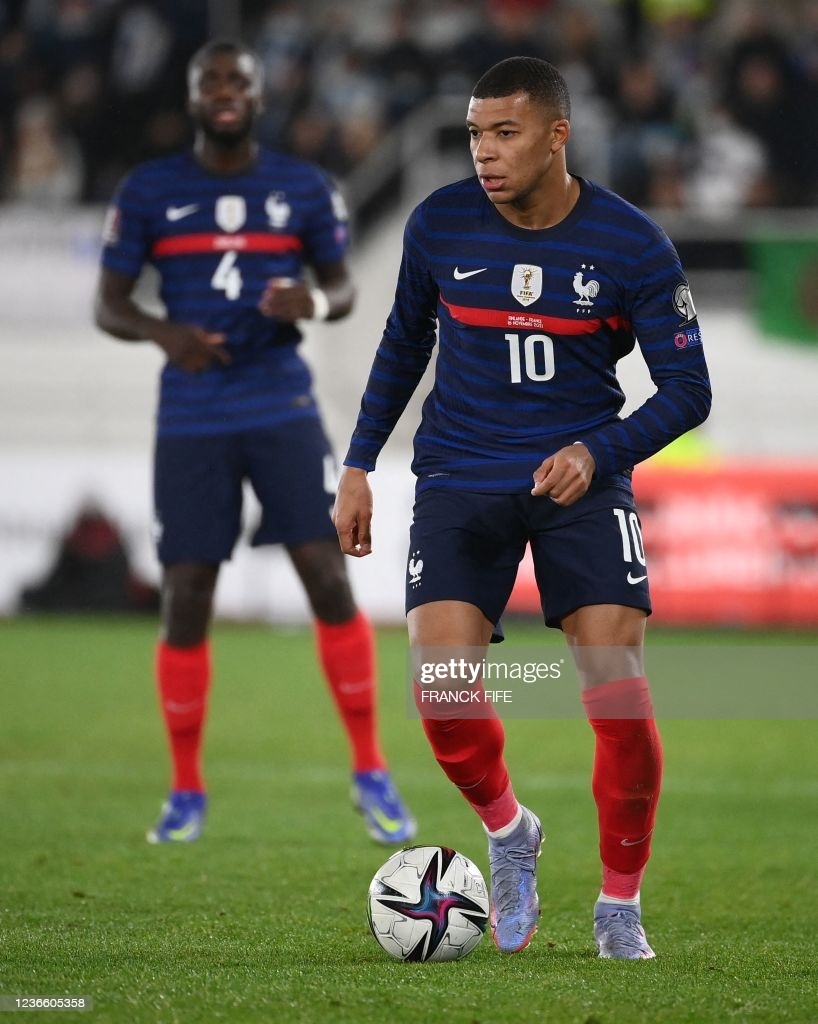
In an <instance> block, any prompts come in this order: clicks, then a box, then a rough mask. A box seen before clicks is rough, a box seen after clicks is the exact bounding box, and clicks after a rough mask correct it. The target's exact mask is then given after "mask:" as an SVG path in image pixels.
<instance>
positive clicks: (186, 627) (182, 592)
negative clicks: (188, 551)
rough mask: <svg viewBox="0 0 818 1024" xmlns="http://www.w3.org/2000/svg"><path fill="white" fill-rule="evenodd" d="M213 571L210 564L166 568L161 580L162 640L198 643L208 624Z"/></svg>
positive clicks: (174, 644)
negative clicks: (163, 637) (163, 638)
mask: <svg viewBox="0 0 818 1024" xmlns="http://www.w3.org/2000/svg"><path fill="white" fill-rule="evenodd" d="M216 573H217V570H216V569H214V568H213V567H211V566H204V565H203V566H198V565H184V566H172V567H169V568H168V569H167V570H166V571H165V574H164V577H163V580H162V625H163V632H164V636H165V639H166V640H167V642H168V643H170V644H172V645H173V646H178V647H188V646H191V645H193V644H197V643H199V642H201V641H202V640H203V639H204V637H205V635H206V633H207V629H208V626H209V623H210V615H211V611H212V605H213V591H214V587H215V583H216Z"/></svg>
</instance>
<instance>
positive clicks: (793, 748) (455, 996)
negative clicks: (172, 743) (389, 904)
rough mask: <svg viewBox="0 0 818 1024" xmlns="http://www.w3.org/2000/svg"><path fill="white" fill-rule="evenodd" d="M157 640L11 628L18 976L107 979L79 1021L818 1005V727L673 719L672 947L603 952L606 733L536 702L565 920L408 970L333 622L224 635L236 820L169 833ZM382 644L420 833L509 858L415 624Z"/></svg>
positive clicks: (216, 819) (8, 942) (214, 753)
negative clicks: (422, 716)
mask: <svg viewBox="0 0 818 1024" xmlns="http://www.w3.org/2000/svg"><path fill="white" fill-rule="evenodd" d="M154 633H155V627H154V624H153V623H152V622H150V621H148V622H141V621H122V620H115V619H114V620H111V621H106V620H100V619H96V620H77V619H68V620H61V619H55V620H31V621H25V620H24V621H12V622H3V623H0V809H1V811H2V818H1V819H0V820H2V833H1V835H0V994H32V995H57V994H77V995H79V994H84V995H92V996H93V997H94V1000H95V1009H94V1011H93V1013H92V1014H87V1015H86V1016H85V1017H84V1018H77V1017H76V1016H75V1015H74V1014H71V1015H70V1016H71V1017H72V1019H85V1020H89V1021H91V1020H93V1021H95V1022H103V1021H106V1022H107V1021H115V1022H123V1024H124V1022H166V1021H167V1022H171V1021H178V1022H182V1024H189V1022H190V1024H196V1022H210V1021H221V1020H229V1021H236V1022H254V1021H284V1022H313V1021H315V1022H319V1021H320V1022H322V1024H333V1022H336V1021H339V1022H353V1021H354V1022H361V1024H369V1022H372V1024H384V1022H388V1024H415V1022H418V1024H419V1022H430V1024H431V1022H439V1021H442V1020H445V1021H447V1022H452V1024H478V1022H479V1024H506V1022H517V1021H519V1022H529V1021H531V1022H533V1021H539V1022H555V1024H608V1022H610V1024H620V1022H621V1024H656V1022H665V1021H667V1022H689V1024H709V1022H725V1021H736V1022H753V1024H755V1022H770V1024H773V1022H775V1024H778V1022H795V1021H799V1022H808V1021H810V1022H815V1021H818V974H817V973H816V907H818V898H816V894H815V893H816V881H815V879H816V874H815V866H816V863H818V855H817V854H816V850H818V769H817V768H816V731H818V730H817V729H816V723H815V722H814V721H805V722H802V721H769V722H756V721H735V722H733V721H718V722H716V721H711V722H703V721H698V722H693V721H670V722H666V723H664V724H663V736H664V742H665V754H666V777H665V778H666V781H665V791H664V797H663V802H662V805H661V810H660V819H659V827H658V831H657V838H656V841H655V845H654V857H653V860H652V862H651V868H650V872H649V875H648V878H647V880H646V883H645V886H644V889H643V899H644V906H645V923H646V925H647V929H648V934H649V936H650V939H651V942H652V944H653V945H654V948H655V949H656V951H657V959H656V960H655V961H652V962H647V961H646V962H639V963H618V962H606V961H599V960H597V959H596V958H595V956H594V950H593V946H592V940H591V930H590V913H591V907H592V903H593V899H594V896H595V893H596V888H597V886H598V864H597V855H596V828H595V821H594V810H593V804H592V801H591V797H590V793H589V767H590V758H591V748H592V743H591V734H590V730H589V729H588V728H587V725H585V723H584V722H580V721H572V720H564V721H514V722H510V723H509V727H508V734H509V736H508V757H509V761H510V764H511V767H512V771H513V772H514V775H515V780H516V785H517V789H518V791H519V795H520V797H521V798H522V799H523V800H524V801H525V802H527V803H529V804H530V805H531V806H533V807H534V808H535V809H536V810H537V811H538V812H539V813H540V815H541V817H542V819H543V822H544V824H545V827H546V831H547V833H548V840H547V842H546V847H545V851H544V854H543V857H542V860H541V862H540V863H541V876H540V877H541V884H540V891H541V896H542V901H543V907H544V913H543V919H542V924H541V927H540V931H539V933H538V934H537V936H536V937H535V940H534V942H533V943H532V945H531V946H530V947H529V949H528V950H526V951H525V952H524V953H522V954H520V955H519V956H516V957H502V956H501V955H500V954H499V953H498V952H497V951H496V950H495V949H494V947H493V946H492V944H491V942H490V941H489V940H488V939H487V940H484V941H483V942H482V943H481V945H480V946H479V947H478V949H477V950H476V951H475V952H474V953H473V954H472V955H471V956H470V957H469V958H467V959H466V960H464V961H462V962H460V963H454V964H440V965H426V964H417V965H403V964H399V963H396V962H393V961H390V960H388V959H387V958H386V956H385V954H383V953H382V952H381V950H380V949H379V947H378V946H377V945H376V944H375V942H374V940H373V939H372V938H371V936H370V934H369V931H368V928H367V924H366V919H365V911H364V894H365V892H366V889H367V885H368V883H369V880H370V878H371V876H372V874H373V872H374V871H375V869H376V868H377V867H378V865H379V864H380V863H381V862H382V861H383V860H384V859H385V857H386V855H387V851H385V850H383V849H382V848H380V847H377V846H375V845H374V844H372V843H371V842H370V841H369V840H368V839H367V838H366V836H365V834H364V832H363V829H362V828H361V824H360V820H359V819H358V818H357V817H356V816H355V815H354V814H353V813H352V812H351V810H350V808H349V804H348V797H347V783H348V776H347V771H346V767H345V761H346V751H345V747H344V742H343V739H342V737H341V735H340V733H339V729H338V727H337V725H336V723H335V720H334V718H333V715H332V711H331V707H330V703H329V701H328V700H327V699H326V698H325V696H324V693H323V686H322V683H321V681H320V678H319V676H318V674H317V671H316V668H315V664H314V660H313V655H312V641H311V638H310V635H309V634H308V633H307V632H304V631H300V630H294V631H282V630H273V629H269V628H264V627H258V626H257V627H254V626H231V625H227V624H220V625H219V626H218V627H217V630H216V633H215V642H214V653H215V664H216V685H215V689H214V693H213V699H212V715H211V723H210V728H209V734H208V778H209V784H210V792H211V807H212V810H211V815H210V819H209V822H208V828H207V831H206V833H205V835H204V837H203V838H202V840H201V841H200V842H198V843H196V844H192V845H190V846H185V847H175V848H167V847H150V846H148V845H147V844H146V843H145V841H144V830H145V827H146V826H147V825H148V824H150V823H151V821H152V820H153V818H154V815H155V813H156V811H157V809H158V805H159V802H160V800H161V796H162V793H163V790H164V787H165V782H166V765H165V751H164V742H163V737H162V734H161V731H160V727H159V724H158V720H157V716H156V712H155V703H154V693H153V684H152V682H151V662H152V645H153V637H154ZM509 634H510V639H514V640H516V641H517V642H520V643H533V642H535V639H534V638H535V637H536V638H538V639H543V638H544V637H545V634H543V633H542V631H537V632H536V634H535V633H533V632H531V631H530V630H527V629H522V628H520V627H512V628H511V629H510V630H509ZM655 637H656V642H658V641H660V640H662V639H664V640H666V641H667V640H668V639H669V640H670V641H671V642H673V643H685V642H689V641H695V642H697V643H699V642H722V641H723V640H724V639H725V638H724V637H720V636H717V635H715V636H714V635H708V636H707V637H699V636H696V635H691V636H682V637H680V635H679V634H673V635H672V636H671V637H668V636H665V637H663V636H662V634H659V633H658V632H657V633H656V634H655ZM550 639H552V640H553V639H554V638H553V637H551V638H550ZM558 639H559V638H557V640H558ZM727 639H730V638H727ZM759 639H761V640H763V641H764V642H768V643H772V642H777V641H782V640H783V641H784V642H788V643H804V642H807V641H808V642H814V638H806V637H799V636H797V635H794V634H792V635H787V636H783V637H777V636H766V637H760V638H759ZM732 642H735V638H732ZM379 648H380V659H381V666H382V670H383V675H384V677H385V679H386V680H387V682H386V683H385V685H384V686H383V699H382V705H383V718H384V721H383V733H384V741H385V745H386V747H387V750H388V752H389V754H390V756H391V758H392V761H393V765H394V768H395V772H396V775H397V776H398V778H399V781H400V784H401V786H402V789H403V790H404V792H405V795H406V797H407V799H408V800H409V802H410V803H411V805H412V807H413V809H414V810H415V811H416V812H417V814H418V816H419V818H420V821H421V832H420V835H419V841H421V842H424V843H430V844H432V843H445V844H448V845H452V846H456V847H457V848H459V849H460V850H462V852H463V853H465V854H466V855H467V856H469V857H471V858H472V859H474V860H475V861H476V862H477V863H478V865H480V866H481V867H482V868H483V870H484V871H485V870H486V868H487V864H486V853H485V844H484V840H483V839H482V837H481V830H480V828H479V825H478V823H477V822H476V819H474V817H473V815H472V814H471V812H470V811H469V809H468V808H467V806H466V804H465V803H464V802H463V801H462V800H461V799H460V798H459V797H458V796H457V795H456V794H455V793H454V792H453V791H452V790H451V789H450V787H449V784H448V783H447V782H446V781H445V779H444V778H443V776H442V774H441V773H440V771H439V769H438V768H437V766H436V765H435V764H434V762H433V761H432V759H431V755H430V754H429V752H428V750H427V747H426V744H425V740H424V738H423V735H422V730H421V728H420V726H419V724H418V723H417V722H416V721H407V720H406V718H405V711H404V693H403V673H404V659H405V641H404V634H403V631H402V630H394V631H388V630H385V631H381V632H380V634H379ZM31 1016H33V1017H34V1019H46V1018H47V1019H49V1020H54V1019H60V1017H59V1016H57V1017H56V1018H55V1014H54V1013H49V1014H45V1013H35V1014H32V1015H31Z"/></svg>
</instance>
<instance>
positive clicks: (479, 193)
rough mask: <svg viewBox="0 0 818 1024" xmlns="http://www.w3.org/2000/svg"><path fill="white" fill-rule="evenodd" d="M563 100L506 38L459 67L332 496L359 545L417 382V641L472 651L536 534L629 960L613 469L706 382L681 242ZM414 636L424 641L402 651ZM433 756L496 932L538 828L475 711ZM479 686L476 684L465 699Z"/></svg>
mask: <svg viewBox="0 0 818 1024" xmlns="http://www.w3.org/2000/svg"><path fill="white" fill-rule="evenodd" d="M569 118H570V100H569V96H568V91H567V88H566V85H565V81H564V80H563V78H562V76H561V75H560V73H559V72H558V71H557V69H556V68H554V67H553V66H552V65H550V64H549V63H547V62H546V61H542V60H538V59H533V58H527V57H514V58H511V59H509V60H506V61H502V62H501V63H499V64H497V65H495V66H494V67H493V68H491V69H490V70H489V71H487V72H486V74H485V75H484V76H483V77H482V78H481V79H480V81H479V82H478V83H477V85H476V86H475V88H474V91H473V95H472V97H471V101H470V104H469V109H468V117H467V123H466V127H467V129H468V134H469V137H470V140H471V154H472V158H473V162H474V166H475V170H476V172H477V173H476V176H475V177H472V178H469V179H467V180H465V181H460V182H457V183H455V184H453V185H449V186H447V187H444V188H442V189H439V190H438V191H436V192H434V193H433V194H432V195H431V196H429V197H428V198H427V199H426V200H425V201H424V202H422V203H421V204H420V206H418V207H417V208H416V209H415V211H414V212H413V213H412V215H411V217H410V218H409V221H408V223H407V226H406V231H405V235H404V250H403V260H402V263H401V268H400V273H399V277H398V284H397V292H396V296H395V302H394V305H393V307H392V311H391V313H390V315H389V318H388V320H387V324H386V329H385V332H384V334H383V337H382V340H381V342H380V345H379V347H378V350H377V353H376V355H375V361H374V365H373V368H372V372H371V374H370V377H369V381H368V383H367V386H366V391H365V394H364V397H363V401H362V405H361V411H360V414H359V417H358V422H357V425H356V428H355V432H354V434H353V437H352V441H351V444H350V447H349V452H348V454H347V456H346V459H345V467H346V468H345V469H344V471H343V473H342V477H341V481H340V484H339V488H338V494H337V498H336V506H335V513H334V518H335V525H336V529H337V530H338V535H339V540H340V543H341V547H342V549H343V550H344V551H345V552H346V553H347V554H350V555H354V556H358V557H360V556H363V555H368V554H369V553H370V552H371V550H372V540H371V530H370V526H371V518H372V494H371V490H370V487H369V483H368V481H367V473H368V472H369V471H370V470H372V469H374V467H375V463H376V459H377V457H378V454H379V452H380V451H381V448H382V447H383V445H384V443H385V442H386V440H387V438H388V437H389V434H390V432H391V431H392V428H393V427H394V425H395V423H396V422H397V420H398V418H399V416H400V415H401V413H402V412H403V410H404V408H405V407H406V404H407V402H408V399H409V397H410V396H411V394H412V392H413V391H414V389H415V387H416V386H417V384H418V382H419V381H420V378H421V376H422V375H423V372H424V370H425V369H426V366H427V364H428V362H429V358H430V356H431V353H432V349H433V347H434V345H435V340H436V339H435V327H436V325H437V328H438V332H439V346H438V357H437V363H436V368H435V381H434V386H433V388H432V390H431V393H430V394H429V396H428V397H427V398H426V401H425V403H424V406H423V415H422V420H421V423H420V426H419V428H418V430H417V433H416V434H415V454H414V461H413V464H412V466H413V470H414V472H415V474H416V476H417V486H416V501H415V507H414V519H413V523H412V527H411V533H410V538H409V562H408V567H409V572H408V576H407V585H406V607H407V619H408V626H409V638H410V643H411V646H412V649H413V653H415V655H416V656H419V657H420V658H422V659H423V660H424V661H429V660H433V654H434V650H435V648H445V649H446V652H447V654H448V653H450V652H451V649H452V648H460V649H465V650H466V651H467V652H468V653H469V655H470V656H471V657H476V655H475V654H474V652H475V651H476V652H477V654H479V657H480V658H482V656H483V654H484V653H485V648H486V645H487V644H488V643H489V642H490V640H491V639H492V635H493V633H495V631H496V627H497V624H498V621H499V619H500V616H501V614H502V612H503V609H504V607H505V605H506V602H507V600H508V597H509V595H510V593H511V589H512V587H513V585H514V580H515V577H516V573H517V567H518V565H519V562H520V560H521V558H522V556H523V554H524V551H525V547H526V544H530V545H531V550H532V555H533V560H534V566H535V572H536V579H537V584H538V587H539V591H540V596H541V602H542V610H543V615H544V619H545V622H546V624H547V625H549V626H555V627H559V628H561V629H562V630H563V632H564V634H565V636H566V639H567V641H568V644H569V646H570V648H571V651H572V654H573V655H574V658H575V660H576V663H577V666H578V670H579V676H580V681H581V685H582V702H583V706H584V710H585V713H586V715H587V717H588V720H589V721H590V724H591V727H592V728H593V731H594V734H595V744H596V752H595V761H594V771H593V793H594V797H595V800H596V804H597V812H598V823H599V834H600V854H601V860H602V886H601V891H600V893H599V896H598V898H597V900H596V903H595V907H594V938H595V940H596V943H597V948H598V951H599V955H600V956H602V957H605V958H618V959H648V958H651V957H652V956H653V950H652V949H651V947H650V946H649V945H648V942H647V939H646V937H645V933H644V930H643V928H642V922H641V902H640V885H641V881H642V876H643V873H644V871H645V866H646V864H647V861H648V857H649V854H650V846H651V836H652V833H653V827H654V820H655V814H656V806H657V801H658V797H659V787H660V779H661V771H662V752H661V745H660V740H659V734H658V732H657V729H656V723H655V721H654V717H653V710H652V706H651V699H650V693H649V689H648V683H647V680H646V678H645V672H644V666H643V657H642V647H643V639H644V630H645V621H646V618H647V615H648V614H649V612H650V599H649V594H648V583H647V569H646V566H645V558H644V551H643V548H642V545H641V535H640V528H639V520H638V517H637V512H636V508H635V505H634V499H633V494H632V490H631V470H632V467H633V466H634V465H635V464H636V463H638V462H641V461H642V460H644V459H647V458H649V457H650V456H651V455H653V454H655V453H656V452H657V451H659V450H660V449H661V448H662V447H663V446H664V445H666V444H668V443H669V442H671V441H673V440H674V439H675V438H677V437H679V436H680V435H681V434H683V433H684V432H685V431H687V430H689V429H691V428H692V427H694V426H696V425H697V424H699V423H701V422H702V421H703V420H704V419H705V418H706V416H707V414H708V412H709V409H710V386H709V379H708V373H707V367H706V364H705V359H704V355H703V350H702V347H701V336H700V333H699V327H698V322H697V319H696V312H695V309H694V307H693V303H692V301H691V297H690V289H689V287H688V284H687V281H686V279H685V276H684V273H683V271H682V268H681V265H680V262H679V258H678V255H677V253H676V251H675V249H674V247H673V245H672V244H671V242H670V241H669V239H668V238H667V236H666V235H665V233H664V232H663V231H662V230H661V229H660V228H659V227H658V226H657V225H656V224H655V223H653V222H652V221H651V220H650V219H649V218H648V217H647V216H645V215H644V214H643V213H641V212H640V211H639V210H637V209H635V208H634V207H633V206H631V205H630V204H628V203H626V202H624V201H623V200H622V199H621V198H620V197H618V196H616V195H614V194H613V193H612V192H610V191H608V190H607V189H605V188H602V187H599V186H597V185H595V184H593V183H592V182H590V181H586V180H583V179H581V178H579V177H577V176H575V175H573V174H570V173H569V172H568V170H567V161H566V153H565V145H566V142H567V140H568V137H569V133H570V121H569ZM637 343H638V345H639V347H640V349H641V352H642V355H643V356H644V359H645V361H646V363H647V366H648V369H649V371H650V374H651V377H652V379H653V382H654V384H655V385H656V392H655V394H653V395H652V396H651V397H650V398H648V400H647V401H646V402H645V403H644V404H643V405H642V406H641V407H639V408H638V409H637V410H635V411H634V412H633V413H632V414H631V415H630V416H628V417H626V418H624V419H623V418H620V416H619V412H620V410H621V408H622V406H623V403H624V394H623V392H622V390H621V388H620V385H619V383H618V381H617V377H616V372H615V371H616V363H617V361H618V360H619V359H621V358H622V357H623V356H624V355H626V354H627V353H628V352H630V351H631V350H632V349H633V348H634V345H635V344H637ZM418 652H420V653H419V654H418ZM422 696H423V695H422V692H421V690H420V688H419V687H418V686H417V684H416V699H417V701H418V705H419V707H420V709H421V715H422V717H423V726H424V729H425V731H426V734H427V736H428V739H429V741H430V744H431V747H432V750H433V752H434V755H435V757H436V759H437V761H438V762H439V764H440V765H441V767H442V768H443V771H444V772H445V773H446V775H447V776H448V778H449V779H450V780H451V781H452V782H453V783H454V785H455V786H457V787H458V788H459V789H460V790H461V792H462V793H463V796H464V797H465V798H466V799H467V800H468V802H469V803H470V804H471V805H472V807H473V808H474V810H475V811H476V812H477V814H478V815H479V817H480V818H481V820H482V822H483V825H484V827H485V829H486V832H487V833H488V837H489V862H490V868H491V923H492V931H493V935H494V940H495V943H496V944H497V946H498V947H499V948H500V950H502V951H504V952H508V953H514V952H517V951H518V950H520V949H522V948H524V947H525V946H526V945H527V944H528V942H529V941H530V939H531V937H532V935H533V933H534V931H535V929H536V927H537V920H538V916H539V899H538V895H537V889H536V880H535V873H536V863H537V856H538V854H539V852H540V845H541V843H542V839H543V832H542V828H541V825H540V822H539V820H538V818H537V817H536V815H535V814H534V813H533V812H531V811H529V810H528V809H527V808H525V807H523V806H521V805H520V804H519V803H518V801H517V798H516V796H515V793H514V789H513V788H512V784H511V781H510V779H509V773H508V769H507V767H506V762H505V758H504V731H503V726H502V724H501V722H500V721H499V719H498V718H497V717H496V715H494V714H493V713H491V711H490V709H491V704H489V705H488V711H487V712H486V714H485V715H484V717H479V716H476V717H474V716H473V717H464V716H463V713H462V711H461V712H460V714H458V710H457V706H456V705H455V706H454V707H453V708H449V709H447V711H446V713H445V714H441V713H439V712H437V711H435V712H434V713H430V712H429V711H428V710H426V709H428V704H426V705H424V703H423V700H422ZM484 706H485V705H484Z"/></svg>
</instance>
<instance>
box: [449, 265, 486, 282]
mask: <svg viewBox="0 0 818 1024" xmlns="http://www.w3.org/2000/svg"><path fill="white" fill-rule="evenodd" d="M488 269H489V268H488V267H480V269H479V270H461V269H460V267H455V268H454V279H455V281H463V280H464V279H465V278H467V277H474V275H475V274H482V273H483V272H484V271H486V270H488Z"/></svg>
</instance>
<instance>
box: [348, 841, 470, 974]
mask: <svg viewBox="0 0 818 1024" xmlns="http://www.w3.org/2000/svg"><path fill="white" fill-rule="evenodd" d="M367 916H368V918H369V927H370V928H371V929H372V934H373V935H374V936H375V938H376V939H377V941H378V942H379V943H380V945H381V946H382V947H383V949H385V950H386V952H387V953H388V954H389V955H390V956H393V957H394V958H395V959H396V960H410V961H415V962H418V961H424V960H432V961H440V960H459V959H460V958H461V957H464V956H467V955H468V954H469V953H471V951H472V950H473V949H474V948H475V946H476V945H477V943H478V942H479V941H480V940H481V939H482V937H483V932H484V931H485V930H486V925H487V924H488V919H489V897H488V889H487V888H486V883H485V882H484V881H483V876H482V875H481V874H480V871H479V869H478V868H477V867H476V865H475V864H473V863H472V862H471V861H470V860H469V859H468V857H464V856H463V854H462V853H458V852H457V851H456V850H450V849H449V848H448V847H446V846H411V847H409V848H408V849H406V850H400V851H398V853H395V854H393V855H392V856H391V857H390V858H389V860H388V861H386V863H385V864H383V865H382V866H381V867H380V868H378V870H377V871H376V872H375V877H374V878H373V879H372V882H371V884H370V886H369V896H368V900H367Z"/></svg>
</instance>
